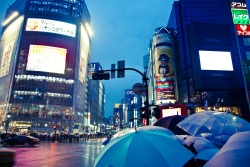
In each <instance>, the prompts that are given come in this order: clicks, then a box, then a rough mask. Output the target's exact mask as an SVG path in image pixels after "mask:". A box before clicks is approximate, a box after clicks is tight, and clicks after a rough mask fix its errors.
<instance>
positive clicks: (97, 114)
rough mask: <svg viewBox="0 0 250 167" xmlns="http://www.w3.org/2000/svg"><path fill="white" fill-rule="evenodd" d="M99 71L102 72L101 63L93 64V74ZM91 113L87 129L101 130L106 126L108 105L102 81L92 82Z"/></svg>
mask: <svg viewBox="0 0 250 167" xmlns="http://www.w3.org/2000/svg"><path fill="white" fill-rule="evenodd" d="M98 70H102V67H101V65H100V64H99V63H91V73H94V72H96V71H98ZM89 95H90V97H89V99H90V110H89V111H90V112H89V118H90V119H89V121H90V122H89V123H88V124H86V126H87V127H86V128H90V129H91V128H92V129H93V128H94V127H93V126H96V130H100V129H101V128H100V127H101V125H103V124H105V120H104V114H105V112H104V108H105V103H106V97H105V86H104V84H103V81H102V80H91V81H90V94H89ZM94 129H95V128H94Z"/></svg>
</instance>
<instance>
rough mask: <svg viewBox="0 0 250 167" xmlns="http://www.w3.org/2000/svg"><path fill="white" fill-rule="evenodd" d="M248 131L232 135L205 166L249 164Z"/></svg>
mask: <svg viewBox="0 0 250 167" xmlns="http://www.w3.org/2000/svg"><path fill="white" fill-rule="evenodd" d="M249 142H250V131H246V132H239V133H236V134H234V135H232V136H231V137H230V138H229V140H228V141H227V142H226V144H225V145H224V146H223V147H222V148H221V149H220V151H218V153H216V154H215V155H214V156H213V158H211V159H210V160H209V161H208V162H207V163H206V164H205V167H214V166H220V167H233V166H241V167H243V166H246V167H247V166H250V161H249V159H250V144H249Z"/></svg>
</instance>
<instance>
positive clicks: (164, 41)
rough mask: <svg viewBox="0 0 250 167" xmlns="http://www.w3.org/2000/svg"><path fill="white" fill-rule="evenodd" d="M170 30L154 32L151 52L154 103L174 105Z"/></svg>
mask: <svg viewBox="0 0 250 167" xmlns="http://www.w3.org/2000/svg"><path fill="white" fill-rule="evenodd" d="M172 34H173V32H172V30H170V29H167V28H166V27H160V28H157V29H156V30H155V33H154V37H153V43H152V48H153V49H152V51H153V54H152V55H153V59H154V70H155V78H154V79H155V92H156V103H157V104H161V103H169V102H171V103H174V102H175V101H176V100H175V85H174V83H175V78H174V76H175V75H174V65H173V51H172V49H173V38H172Z"/></svg>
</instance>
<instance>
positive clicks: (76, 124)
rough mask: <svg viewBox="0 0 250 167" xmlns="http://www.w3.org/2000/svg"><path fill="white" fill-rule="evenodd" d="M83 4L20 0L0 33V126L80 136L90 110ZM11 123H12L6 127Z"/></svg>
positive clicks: (86, 22) (86, 15)
mask: <svg viewBox="0 0 250 167" xmlns="http://www.w3.org/2000/svg"><path fill="white" fill-rule="evenodd" d="M89 23H90V15H89V12H88V9H87V6H86V4H85V1H84V0H74V1H72V0H63V1H57V0H16V1H15V2H14V3H13V4H12V5H11V6H10V7H9V8H8V9H7V12H6V16H5V20H4V23H3V29H2V34H1V48H2V50H1V57H0V60H1V61H0V63H1V64H0V65H1V66H0V68H1V69H0V95H1V96H0V119H1V125H0V127H1V128H2V129H3V127H4V121H5V120H6V119H7V120H6V123H5V126H8V125H9V129H11V130H12V131H21V132H22V131H24V132H27V130H28V129H30V130H38V131H39V130H46V131H50V130H51V129H52V130H53V127H56V128H57V130H63V131H64V132H66V133H72V132H73V129H74V131H75V132H82V130H83V126H84V120H85V122H86V119H87V117H88V114H87V113H88V109H89V98H88V97H89V79H88V77H87V74H88V72H87V71H88V68H89V66H90V65H89V64H90V32H89V31H88V30H89ZM7 123H8V124H7Z"/></svg>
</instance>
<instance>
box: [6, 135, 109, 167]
mask: <svg viewBox="0 0 250 167" xmlns="http://www.w3.org/2000/svg"><path fill="white" fill-rule="evenodd" d="M104 140H105V138H102V139H91V140H87V141H81V142H72V143H69V142H67V143H66V142H65V143H59V142H54V143H53V142H42V143H41V144H39V145H37V146H34V147H25V146H15V147H7V148H8V149H11V150H14V151H16V157H15V160H16V161H15V165H14V167H38V166H39V167H80V166H81V167H93V166H94V161H95V158H96V157H97V155H98V153H99V152H100V150H101V149H102V148H103V145H102V143H103V141H104Z"/></svg>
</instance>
